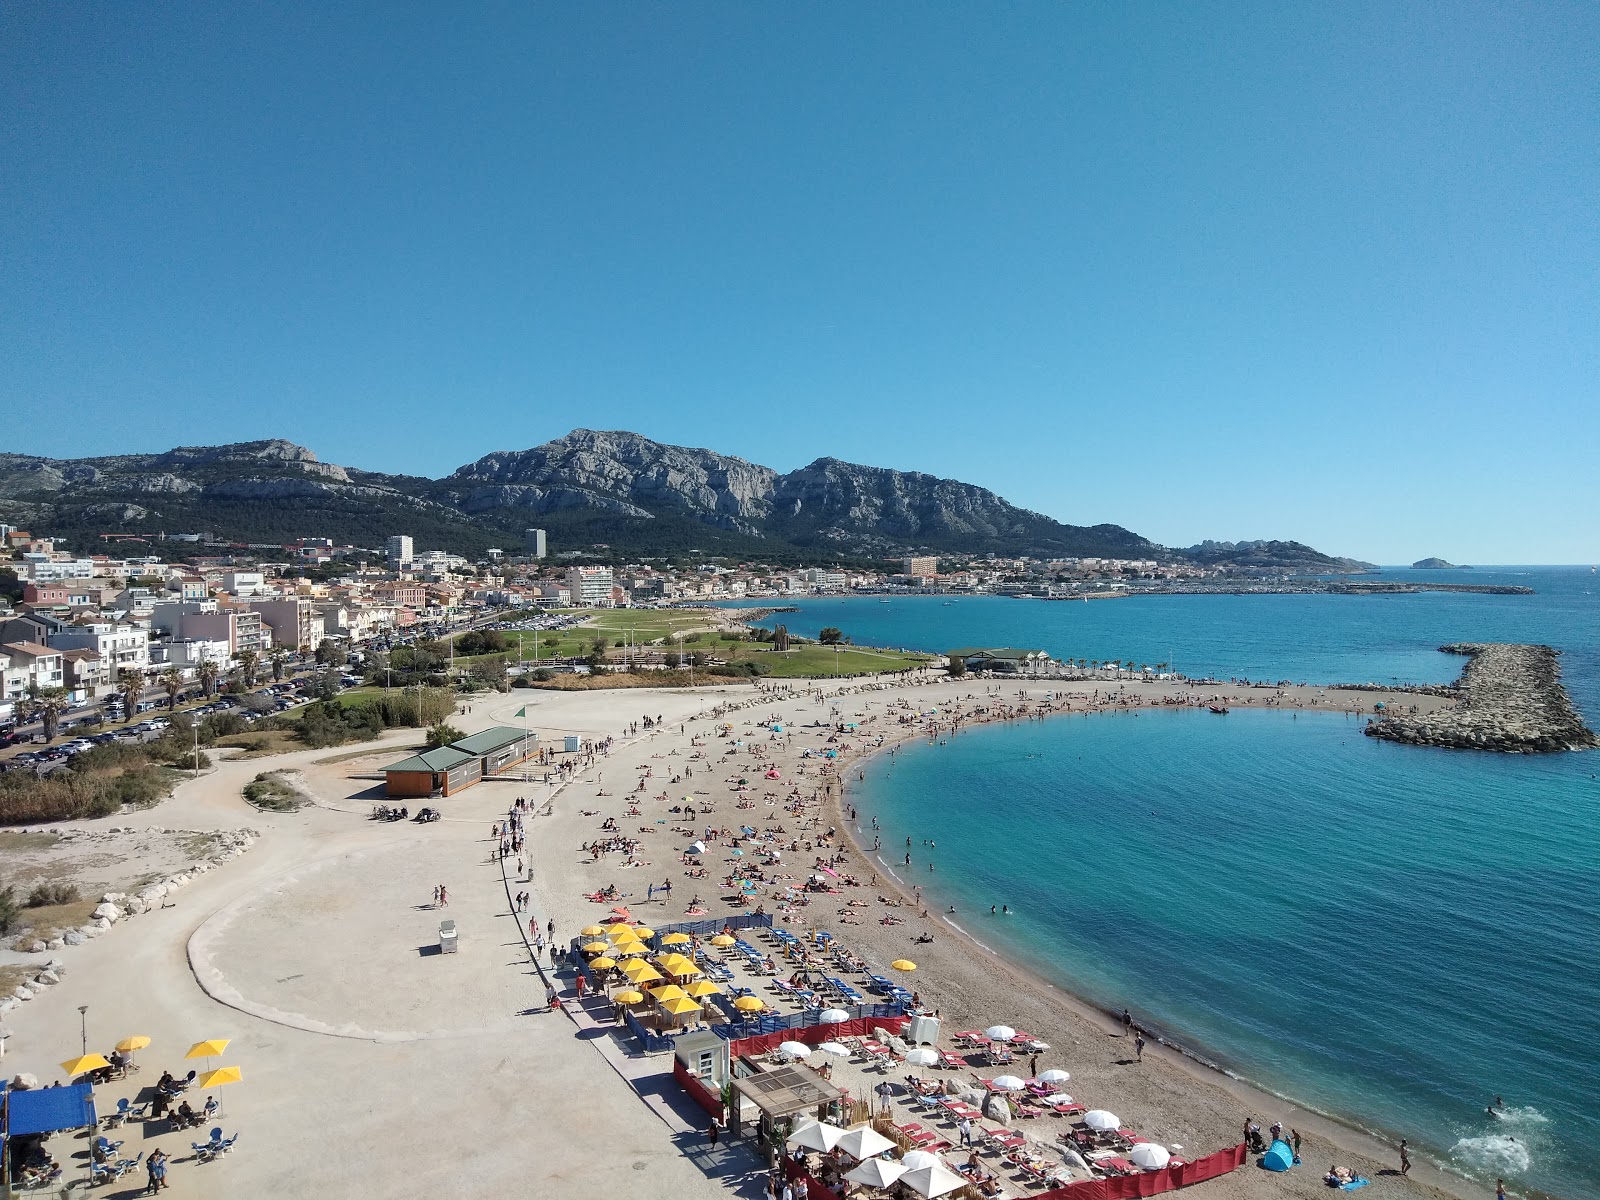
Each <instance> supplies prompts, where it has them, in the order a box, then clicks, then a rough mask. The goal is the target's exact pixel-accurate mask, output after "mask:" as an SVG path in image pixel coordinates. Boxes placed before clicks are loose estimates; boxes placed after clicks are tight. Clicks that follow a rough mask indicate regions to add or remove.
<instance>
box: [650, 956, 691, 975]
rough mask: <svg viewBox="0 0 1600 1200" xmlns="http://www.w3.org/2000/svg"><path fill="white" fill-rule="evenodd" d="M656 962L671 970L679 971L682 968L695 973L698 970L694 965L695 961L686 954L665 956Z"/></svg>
mask: <svg viewBox="0 0 1600 1200" xmlns="http://www.w3.org/2000/svg"><path fill="white" fill-rule="evenodd" d="M656 961H657V962H658V963H660V964H661V965H662V966H663V967H666V968H670V969H672V970H678V969H680V968H682V969H685V970H689V971H693V970H696V969H697V968H696V967H695V965H694V959H692V958H690V957H689V956H688V955H686V954H663V955H662V956H661V957H660V958H658V959H656Z"/></svg>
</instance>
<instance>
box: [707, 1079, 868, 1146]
mask: <svg viewBox="0 0 1600 1200" xmlns="http://www.w3.org/2000/svg"><path fill="white" fill-rule="evenodd" d="M731 1082H732V1084H733V1097H732V1103H731V1104H730V1105H729V1112H728V1128H729V1130H730V1131H731V1132H732V1133H733V1134H734V1135H735V1136H737V1135H738V1134H739V1133H740V1131H741V1127H742V1126H743V1124H744V1122H745V1121H746V1120H748V1119H750V1116H751V1114H749V1113H748V1112H746V1109H745V1106H746V1103H747V1102H748V1104H750V1105H753V1106H754V1107H755V1109H756V1110H757V1112H758V1113H759V1114H760V1118H759V1119H760V1123H761V1124H763V1125H764V1126H766V1127H767V1128H771V1127H772V1126H773V1125H775V1124H776V1123H777V1122H778V1121H781V1120H783V1119H784V1118H785V1117H793V1116H798V1115H799V1114H801V1113H810V1114H811V1115H812V1116H814V1117H816V1118H817V1119H818V1120H821V1119H823V1118H824V1117H826V1116H827V1110H828V1106H829V1105H832V1104H836V1103H838V1102H839V1101H841V1100H843V1099H844V1093H843V1092H841V1091H840V1090H839V1089H838V1088H836V1087H834V1086H833V1084H831V1083H829V1082H828V1081H827V1080H826V1079H824V1078H823V1077H822V1076H821V1075H818V1074H817V1073H816V1072H815V1071H813V1070H812V1069H811V1068H810V1067H808V1066H805V1065H804V1064H803V1063H787V1064H785V1065H783V1066H781V1067H773V1068H772V1069H771V1070H767V1071H756V1072H754V1073H753V1074H748V1075H739V1074H737V1072H736V1073H735V1076H734V1078H733V1079H732V1080H731Z"/></svg>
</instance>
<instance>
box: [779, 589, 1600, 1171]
mask: <svg viewBox="0 0 1600 1200" xmlns="http://www.w3.org/2000/svg"><path fill="white" fill-rule="evenodd" d="M1420 574H1421V573H1418V572H1411V571H1409V570H1407V571H1399V572H1394V573H1393V575H1394V576H1395V577H1398V578H1415V577H1417V576H1418V575H1420ZM1423 577H1424V578H1434V577H1435V576H1432V575H1424V576H1423ZM1437 577H1438V578H1444V579H1449V580H1451V581H1458V582H1468V581H1470V582H1483V583H1502V582H1505V583H1523V584H1527V585H1529V586H1532V587H1534V588H1536V589H1537V594H1536V595H1533V596H1476V595H1454V594H1447V593H1425V594H1420V595H1414V596H1373V597H1333V596H1173V597H1148V598H1136V599H1128V600H1116V601H1097V602H1091V603H1089V604H1083V603H1077V602H1045V601H1028V600H1008V599H989V598H982V599H978V598H974V599H962V600H959V601H957V602H956V603H954V604H946V603H945V602H944V601H943V600H941V599H939V598H905V599H898V598H897V599H895V600H893V601H892V602H891V603H889V604H881V603H879V601H878V600H877V599H875V598H850V599H847V600H839V599H819V600H817V601H814V602H804V603H802V604H801V606H800V607H801V611H800V612H798V613H784V614H780V615H778V616H777V617H775V618H772V619H771V620H769V621H768V622H766V623H767V624H769V625H770V624H773V623H776V622H778V621H783V622H785V623H787V625H788V626H789V628H790V629H791V630H792V631H794V632H796V633H800V634H815V633H816V631H817V629H818V628H820V627H821V626H823V625H836V626H838V627H840V628H841V629H843V630H844V631H845V633H846V634H848V635H850V636H852V637H853V638H854V639H855V640H856V641H857V642H862V643H875V644H881V645H895V646H907V647H912V648H920V649H928V650H943V649H947V648H950V647H953V646H957V645H990V646H998V645H1010V646H1021V647H1029V648H1032V647H1039V648H1043V649H1048V650H1051V651H1052V652H1054V653H1055V654H1057V655H1058V656H1062V655H1071V656H1072V657H1075V658H1077V657H1082V658H1111V657H1117V658H1120V659H1122V660H1126V659H1129V658H1132V659H1133V660H1134V661H1135V662H1148V663H1151V664H1154V663H1156V662H1172V663H1175V664H1176V666H1177V667H1178V669H1179V670H1182V671H1184V672H1185V673H1186V674H1189V675H1205V674H1210V675H1216V676H1218V677H1221V678H1228V677H1231V676H1245V677H1249V678H1252V679H1273V680H1277V679H1292V680H1294V681H1296V682H1299V681H1308V682H1313V683H1317V682H1324V683H1326V682H1335V681H1350V680H1379V681H1382V682H1390V681H1391V680H1393V679H1397V678H1398V679H1400V680H1411V681H1438V680H1448V679H1451V678H1454V677H1455V675H1456V674H1457V673H1458V672H1459V669H1460V666H1461V663H1462V660H1461V659H1459V658H1456V657H1453V656H1447V655H1442V654H1439V653H1437V652H1436V650H1435V649H1434V647H1436V646H1438V645H1439V644H1441V643H1443V642H1448V641H1462V640H1501V641H1507V640H1517V641H1541V642H1547V643H1549V644H1551V645H1554V646H1556V647H1558V648H1560V649H1561V650H1562V651H1563V652H1564V657H1563V662H1562V666H1563V671H1564V676H1565V680H1566V682H1567V684H1568V687H1569V690H1570V691H1571V692H1572V694H1573V697H1574V699H1575V701H1576V702H1577V703H1578V705H1579V707H1580V709H1582V710H1583V711H1584V713H1585V715H1586V716H1587V718H1588V719H1589V723H1590V724H1594V722H1595V720H1596V719H1600V579H1597V578H1596V577H1595V576H1592V575H1591V574H1590V573H1589V570H1588V568H1586V567H1585V568H1583V569H1581V570H1579V569H1573V568H1559V569H1558V568H1536V567H1529V568H1502V569H1493V570H1482V569H1480V570H1477V571H1473V572H1471V573H1470V574H1468V573H1466V572H1459V573H1458V572H1449V573H1445V574H1442V575H1440V576H1437ZM1034 686H1035V687H1042V685H1038V684H1036V685H1034ZM1007 690H1010V689H1009V688H1008V689H1007ZM1596 773H1600V752H1590V753H1582V754H1558V755H1546V756H1520V755H1518V756H1508V755H1493V754H1482V753H1476V752H1460V751H1443V750H1430V749H1422V748H1414V747H1404V746H1395V745H1390V744H1386V743H1380V742H1376V741H1373V740H1372V739H1369V738H1365V737H1362V736H1361V735H1360V733H1359V729H1358V724H1357V722H1356V720H1355V719H1352V718H1346V717H1343V716H1338V715H1331V714H1308V713H1300V714H1295V713H1288V712H1278V711H1259V712H1249V711H1242V710H1238V709H1236V710H1235V711H1234V712H1233V713H1231V714H1230V715H1228V716H1227V717H1216V716H1213V715H1211V714H1209V713H1206V712H1189V711H1182V712H1162V711H1144V712H1140V713H1137V714H1111V715H1097V716H1092V717H1085V716H1062V717H1056V718H1053V719H1051V720H1049V721H1046V722H1042V723H1026V724H1019V725H1013V726H991V727H985V728H980V729H975V730H971V731H968V732H966V733H963V734H962V735H960V736H959V737H957V738H954V739H950V740H949V742H948V744H946V745H942V746H928V745H926V744H923V743H914V744H912V745H910V746H908V747H906V748H903V749H902V750H901V751H900V752H899V754H897V755H896V756H895V757H894V758H892V759H891V758H888V757H886V756H885V757H880V758H878V759H875V760H874V761H873V762H872V763H871V764H870V765H869V766H868V767H867V768H866V779H865V781H864V782H862V783H859V784H857V785H855V787H856V791H855V796H856V800H857V804H858V806H859V809H860V812H861V815H862V820H863V822H864V823H866V822H868V821H869V819H870V818H871V817H873V816H876V817H877V818H878V821H879V824H880V825H881V826H882V829H883V841H884V844H885V845H888V846H893V845H896V844H897V843H900V844H903V843H904V840H905V838H906V837H911V838H912V839H913V845H914V848H915V853H914V864H915V866H914V871H913V873H914V874H915V878H914V880H913V881H914V882H917V883H921V884H922V885H923V886H924V888H925V889H928V890H929V893H930V896H931V898H933V899H936V900H937V901H938V902H939V904H940V906H941V907H943V906H946V905H950V904H953V905H955V906H956V909H957V917H956V920H957V921H958V923H960V924H961V925H962V926H963V927H965V928H967V929H969V930H970V931H971V932H972V933H974V934H975V935H976V936H978V937H979V938H980V939H982V940H984V941H985V942H987V943H989V944H991V945H993V946H995V947H996V948H997V949H1001V950H1005V949H1007V948H1008V947H1009V948H1012V949H1014V950H1016V951H1017V953H1018V956H1019V957H1021V956H1022V953H1021V947H1022V946H1024V945H1026V946H1028V947H1029V948H1030V952H1029V954H1028V956H1027V957H1028V958H1029V960H1030V961H1031V962H1035V963H1037V961H1038V960H1037V955H1036V953H1034V951H1036V949H1037V947H1038V946H1041V945H1043V946H1048V947H1049V948H1050V954H1049V958H1048V960H1047V961H1046V962H1044V963H1042V964H1038V965H1040V966H1041V967H1042V969H1043V970H1045V971H1046V972H1047V973H1048V974H1050V975H1051V976H1053V977H1054V978H1055V979H1056V980H1058V981H1059V982H1060V983H1062V984H1064V985H1065V986H1067V987H1069V988H1070V989H1071V990H1073V991H1075V992H1077V993H1079V994H1081V995H1084V996H1086V997H1087V998H1089V999H1091V1000H1094V1001H1097V1002H1099V1003H1101V1004H1103V1005H1106V1006H1107V1007H1113V1008H1120V1007H1121V1006H1122V1005H1123V1004H1125V1003H1126V1004H1128V1005H1130V1006H1131V1007H1132V1008H1133V1009H1134V1011H1135V1013H1137V1014H1139V1016H1140V1017H1141V1018H1142V1019H1143V1020H1145V1021H1146V1022H1147V1023H1148V1024H1150V1025H1151V1026H1153V1027H1154V1028H1156V1029H1159V1030H1162V1031H1164V1032H1165V1033H1166V1034H1168V1035H1169V1036H1171V1037H1173V1038H1175V1039H1177V1040H1178V1041H1180V1042H1182V1043H1183V1044H1185V1045H1187V1046H1191V1047H1193V1048H1194V1049H1195V1050H1197V1051H1198V1052H1200V1053H1202V1054H1203V1055H1204V1056H1206V1057H1208V1058H1211V1059H1213V1060H1214V1061H1216V1062H1218V1063H1220V1064H1222V1065H1223V1066H1225V1067H1227V1068H1228V1069H1230V1070H1233V1071H1236V1072H1237V1073H1238V1074H1240V1075H1242V1076H1244V1077H1246V1078H1248V1079H1251V1080H1254V1081H1255V1082H1257V1083H1259V1084H1261V1085H1263V1086H1265V1087H1267V1088H1269V1089H1271V1090H1274V1091H1276V1092H1279V1093H1280V1094H1284V1095H1289V1096H1292V1097H1294V1098H1295V1099H1296V1100H1298V1101H1301V1102H1303V1103H1306V1104H1308V1105H1311V1106H1313V1107H1317V1108H1320V1109H1322V1110H1324V1111H1327V1112H1331V1113H1334V1114H1336V1115H1338V1116H1340V1117H1343V1118H1344V1119H1346V1120H1348V1121H1350V1122H1352V1123H1354V1124H1358V1125H1361V1126H1364V1127H1366V1128H1369V1129H1372V1130H1375V1131H1379V1132H1382V1133H1386V1134H1388V1135H1391V1136H1393V1137H1402V1136H1403V1137H1407V1138H1410V1139H1411V1141H1412V1143H1413V1145H1419V1144H1420V1145H1421V1146H1422V1147H1423V1148H1424V1151H1425V1152H1426V1153H1428V1154H1430V1156H1431V1157H1433V1158H1435V1159H1436V1160H1438V1161H1440V1162H1441V1163H1445V1164H1448V1165H1450V1166H1453V1167H1454V1168H1456V1169H1458V1170H1461V1171H1465V1172H1468V1173H1471V1174H1474V1175H1477V1176H1479V1177H1481V1178H1485V1179H1486V1180H1488V1182H1489V1183H1490V1184H1491V1185H1492V1181H1493V1177H1494V1176H1495V1175H1497V1174H1504V1175H1505V1176H1506V1177H1507V1179H1508V1181H1509V1180H1514V1181H1515V1183H1516V1185H1517V1187H1518V1188H1536V1189H1539V1190H1543V1191H1547V1192H1551V1193H1554V1194H1557V1195H1561V1196H1566V1197H1572V1198H1577V1197H1588V1196H1600V1106H1597V1105H1596V1091H1597V1088H1596V1083H1597V1081H1600V962H1597V960H1596V955H1597V949H1600V853H1597V847H1600V780H1597V779H1596V777H1595V776H1596ZM924 839H932V840H934V841H936V842H937V849H936V850H932V851H930V850H929V849H928V848H927V847H925V846H923V845H922V842H923V840H924ZM930 855H933V856H935V862H936V865H937V871H935V872H925V871H924V868H925V867H926V863H927V858H928V856H930ZM896 867H897V869H898V870H900V872H901V873H902V874H904V868H903V867H899V866H898V864H896ZM996 904H1008V905H1009V906H1010V907H1011V909H1012V910H1013V914H1014V915H1013V916H1011V917H1010V918H1009V919H1007V918H1002V917H991V916H990V914H989V908H990V906H991V905H996ZM1496 1094H1499V1095H1502V1096H1504V1097H1505V1100H1506V1103H1507V1105H1508V1112H1509V1114H1510V1115H1509V1116H1508V1117H1507V1118H1505V1119H1498V1120H1497V1119H1493V1118H1490V1117H1488V1116H1487V1115H1486V1114H1485V1112H1484V1109H1485V1106H1486V1105H1487V1104H1488V1102H1489V1101H1490V1100H1491V1099H1492V1098H1493V1097H1494V1096H1495V1095H1496ZM1262 1115H1266V1116H1270V1114H1262Z"/></svg>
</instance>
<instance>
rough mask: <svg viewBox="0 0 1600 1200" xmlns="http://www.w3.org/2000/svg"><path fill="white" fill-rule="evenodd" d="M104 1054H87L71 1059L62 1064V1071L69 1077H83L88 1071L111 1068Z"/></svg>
mask: <svg viewBox="0 0 1600 1200" xmlns="http://www.w3.org/2000/svg"><path fill="white" fill-rule="evenodd" d="M110 1065H111V1064H110V1063H109V1062H107V1061H106V1056H105V1055H104V1054H85V1055H84V1056H83V1057H81V1058H69V1059H67V1061H66V1062H64V1063H62V1064H61V1069H62V1070H63V1071H65V1072H66V1073H67V1074H68V1075H69V1076H71V1075H82V1074H84V1073H85V1072H88V1071H98V1070H100V1069H101V1068H102V1067H109V1066H110Z"/></svg>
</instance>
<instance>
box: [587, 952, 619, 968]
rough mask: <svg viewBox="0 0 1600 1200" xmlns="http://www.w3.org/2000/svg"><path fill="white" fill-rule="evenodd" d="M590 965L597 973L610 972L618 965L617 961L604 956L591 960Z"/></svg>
mask: <svg viewBox="0 0 1600 1200" xmlns="http://www.w3.org/2000/svg"><path fill="white" fill-rule="evenodd" d="M589 965H590V966H591V967H593V968H594V969H595V970H596V971H609V970H611V968H612V967H614V966H616V965H617V960H616V959H614V958H606V957H605V956H604V955H602V956H601V957H599V958H591V959H590V960H589Z"/></svg>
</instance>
